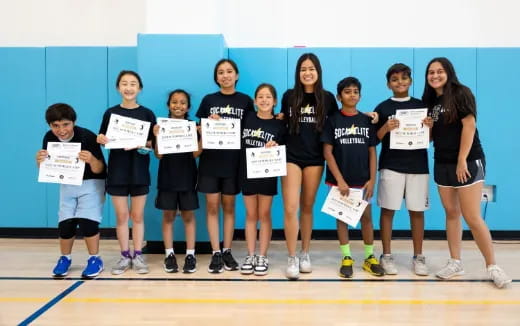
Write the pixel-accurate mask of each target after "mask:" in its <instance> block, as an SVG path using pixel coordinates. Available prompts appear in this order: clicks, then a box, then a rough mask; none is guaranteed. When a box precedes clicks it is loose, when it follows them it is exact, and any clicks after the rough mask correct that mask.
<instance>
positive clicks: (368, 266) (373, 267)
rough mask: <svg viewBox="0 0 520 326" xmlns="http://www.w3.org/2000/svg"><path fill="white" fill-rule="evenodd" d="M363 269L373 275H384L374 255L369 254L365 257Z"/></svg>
mask: <svg viewBox="0 0 520 326" xmlns="http://www.w3.org/2000/svg"><path fill="white" fill-rule="evenodd" d="M363 269H364V270H366V271H367V272H369V273H370V274H372V275H374V276H383V275H385V270H384V269H383V267H382V266H381V265H380V264H379V262H378V261H377V258H376V257H375V256H374V255H370V256H369V257H368V258H366V259H365V262H364V263H363Z"/></svg>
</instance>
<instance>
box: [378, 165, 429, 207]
mask: <svg viewBox="0 0 520 326" xmlns="http://www.w3.org/2000/svg"><path fill="white" fill-rule="evenodd" d="M429 176H430V175H429V174H411V173H400V172H396V171H393V170H389V169H381V170H380V171H379V186H378V191H377V205H378V206H379V207H382V208H386V209H390V210H394V211H398V210H399V209H401V204H402V201H403V198H404V199H405V201H406V208H407V209H408V210H410V211H414V212H424V211H425V210H427V209H428V208H429V206H430V205H429V201H428V179H429Z"/></svg>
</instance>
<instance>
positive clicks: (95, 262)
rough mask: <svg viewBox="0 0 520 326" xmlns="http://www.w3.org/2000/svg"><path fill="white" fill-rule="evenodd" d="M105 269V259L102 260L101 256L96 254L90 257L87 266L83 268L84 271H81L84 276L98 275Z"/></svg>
mask: <svg viewBox="0 0 520 326" xmlns="http://www.w3.org/2000/svg"><path fill="white" fill-rule="evenodd" d="M102 271H103V261H102V260H101V257H99V256H94V257H90V258H89V259H88V262H87V267H85V269H84V270H83V273H81V276H82V277H88V278H92V277H96V276H98V275H99V273H101V272H102Z"/></svg>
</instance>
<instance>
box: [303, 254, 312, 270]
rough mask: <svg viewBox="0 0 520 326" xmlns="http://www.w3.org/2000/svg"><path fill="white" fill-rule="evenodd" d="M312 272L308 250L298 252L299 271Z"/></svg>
mask: <svg viewBox="0 0 520 326" xmlns="http://www.w3.org/2000/svg"><path fill="white" fill-rule="evenodd" d="M310 272H312V265H311V257H310V256H309V253H308V252H303V251H302V252H300V273H310Z"/></svg>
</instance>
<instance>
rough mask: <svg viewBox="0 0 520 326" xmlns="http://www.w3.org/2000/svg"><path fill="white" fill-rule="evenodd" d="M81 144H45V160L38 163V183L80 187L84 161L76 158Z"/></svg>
mask: <svg viewBox="0 0 520 326" xmlns="http://www.w3.org/2000/svg"><path fill="white" fill-rule="evenodd" d="M80 151H81V143H62V142H48V143H47V153H48V155H47V158H46V159H45V161H43V162H42V163H40V172H39V174H38V182H51V183H62V184H69V185H77V186H80V185H81V184H82V183H83V172H84V171H85V161H82V160H80V159H79V158H78V155H79V152H80Z"/></svg>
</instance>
